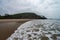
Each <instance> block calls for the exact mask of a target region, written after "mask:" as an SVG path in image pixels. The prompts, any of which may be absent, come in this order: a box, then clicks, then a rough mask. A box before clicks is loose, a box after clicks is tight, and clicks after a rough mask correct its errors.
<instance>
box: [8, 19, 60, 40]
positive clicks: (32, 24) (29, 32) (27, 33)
mask: <svg viewBox="0 0 60 40" xmlns="http://www.w3.org/2000/svg"><path fill="white" fill-rule="evenodd" d="M7 40H60V20H40V19H38V20H31V21H28V22H26V23H24V24H22V25H20V26H19V27H18V28H17V30H15V32H14V33H13V34H12V35H11V36H10V37H8V38H7Z"/></svg>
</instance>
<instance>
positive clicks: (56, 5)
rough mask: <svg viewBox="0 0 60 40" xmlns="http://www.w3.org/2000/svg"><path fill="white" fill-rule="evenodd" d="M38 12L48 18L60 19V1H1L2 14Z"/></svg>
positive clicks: (0, 11)
mask: <svg viewBox="0 0 60 40" xmlns="http://www.w3.org/2000/svg"><path fill="white" fill-rule="evenodd" d="M19 12H36V13H37V14H38V15H44V16H46V17H48V18H60V0H0V14H1V15H3V14H5V13H8V14H14V13H19Z"/></svg>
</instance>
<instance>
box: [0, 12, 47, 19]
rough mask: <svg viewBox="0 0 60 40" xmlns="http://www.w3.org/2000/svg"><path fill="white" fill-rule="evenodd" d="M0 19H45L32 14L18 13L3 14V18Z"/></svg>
mask: <svg viewBox="0 0 60 40" xmlns="http://www.w3.org/2000/svg"><path fill="white" fill-rule="evenodd" d="M0 19H47V18H46V17H45V16H41V15H37V14H36V13H32V12H25V13H18V14H13V15H9V14H5V16H0Z"/></svg>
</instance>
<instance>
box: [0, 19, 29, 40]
mask: <svg viewBox="0 0 60 40" xmlns="http://www.w3.org/2000/svg"><path fill="white" fill-rule="evenodd" d="M29 20H30V19H0V40H6V38H8V37H9V36H10V35H11V34H12V33H14V31H15V30H16V29H17V28H18V27H19V26H20V25H21V24H23V23H24V22H27V21H29Z"/></svg>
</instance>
